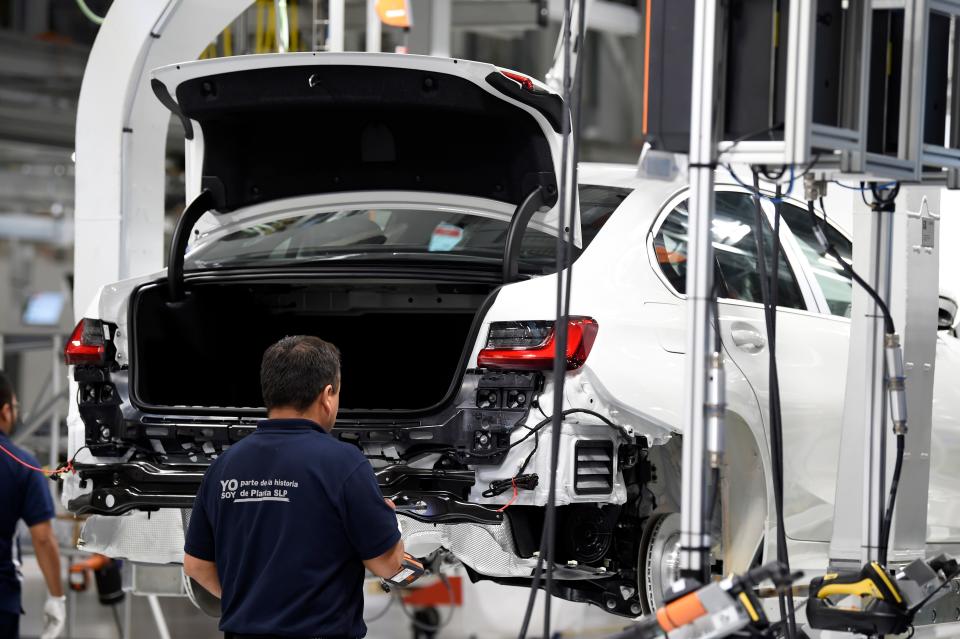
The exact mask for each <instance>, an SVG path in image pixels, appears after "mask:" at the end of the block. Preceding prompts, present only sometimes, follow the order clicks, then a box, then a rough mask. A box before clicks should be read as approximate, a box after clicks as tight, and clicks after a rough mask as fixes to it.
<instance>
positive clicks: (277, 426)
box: [257, 419, 327, 433]
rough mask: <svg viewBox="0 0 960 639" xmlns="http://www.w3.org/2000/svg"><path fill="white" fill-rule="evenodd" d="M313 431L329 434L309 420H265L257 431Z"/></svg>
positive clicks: (258, 426) (260, 423) (258, 425)
mask: <svg viewBox="0 0 960 639" xmlns="http://www.w3.org/2000/svg"><path fill="white" fill-rule="evenodd" d="M311 429H312V430H315V431H318V432H321V433H326V432H327V431H325V430H323V427H321V426H320V424H318V423H317V422H315V421H312V420H309V419H264V420H261V421H259V422H257V430H260V431H275V430H311Z"/></svg>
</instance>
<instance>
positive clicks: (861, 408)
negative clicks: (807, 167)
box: [830, 193, 894, 569]
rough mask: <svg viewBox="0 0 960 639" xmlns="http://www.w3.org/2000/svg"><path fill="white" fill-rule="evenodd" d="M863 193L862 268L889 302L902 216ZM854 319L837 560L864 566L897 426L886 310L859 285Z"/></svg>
mask: <svg viewBox="0 0 960 639" xmlns="http://www.w3.org/2000/svg"><path fill="white" fill-rule="evenodd" d="M860 195H861V194H860V193H855V194H854V196H853V197H854V208H853V264H854V270H855V271H857V273H859V274H860V275H861V277H863V279H864V280H866V281H867V283H868V284H870V285H871V286H873V287H874V289H875V290H876V291H877V293H878V294H879V295H880V296H881V297H882V298H883V299H884V300H889V299H890V270H891V265H892V257H893V255H892V249H893V216H894V214H893V213H881V212H874V211H872V210H871V209H869V208H868V207H867V206H865V205H864V204H863V203H862V202H861V201H860V199H861V198H860ZM868 197H869V196H868ZM850 318H851V319H850V347H849V356H848V360H847V361H848V364H847V387H846V393H845V395H844V407H843V426H842V428H843V431H842V433H841V436H840V458H839V460H838V471H837V489H836V501H835V503H834V518H833V535H832V538H831V541H830V566H831V567H832V568H850V569H859V568H860V566H862V565H864V564H866V563H867V562H870V561H874V560H876V559H877V546H878V542H879V539H880V520H881V515H880V512H881V508H883V506H884V505H885V504H886V498H887V481H886V469H887V468H886V466H887V464H886V462H887V454H886V438H887V430H888V428H892V427H891V426H890V425H889V422H888V418H887V399H886V392H885V384H884V353H883V335H884V326H883V315H882V314H881V313H880V310H879V309H878V308H877V306H876V304H875V303H874V302H873V300H872V299H870V297H869V296H868V295H867V293H866V292H864V291H863V289H861V288H860V287H858V286H854V287H853V305H852V307H851V313H850Z"/></svg>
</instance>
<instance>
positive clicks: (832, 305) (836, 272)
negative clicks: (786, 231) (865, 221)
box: [781, 204, 853, 317]
mask: <svg viewBox="0 0 960 639" xmlns="http://www.w3.org/2000/svg"><path fill="white" fill-rule="evenodd" d="M781 212H782V215H783V221H784V222H786V223H787V226H789V227H790V230H791V231H793V236H794V237H795V238H796V240H797V244H798V245H799V246H800V252H802V253H803V256H804V257H805V258H806V260H807V262H808V263H809V264H810V270H811V271H812V272H813V276H814V277H815V278H816V280H817V284H819V285H820V289H821V290H822V291H823V296H824V298H826V300H827V307H828V308H829V309H830V314H831V315H839V316H840V317H850V305H851V304H852V300H853V283H852V282H851V280H850V276H849V275H847V274H846V272H845V271H844V270H843V269H842V268H841V267H840V264H839V263H837V261H836V260H835V259H833V257H831V256H829V255H820V252H819V251H820V243H819V242H817V238H816V236H815V235H814V234H813V220H812V219H810V213H809V212H808V211H805V210H804V209H802V208H800V207H798V206H792V205H790V204H784V206H783V208H782V209H781ZM822 228H823V230H824V233H825V235H826V236H827V239H828V240H829V241H830V242H831V243H832V244H833V246H834V247H835V248H836V249H837V252H838V253H839V254H840V257H842V258H843V259H844V260H846V261H847V262H848V263H849V262H851V261H852V260H853V245H852V244H851V243H850V240H848V239H847V238H846V237H845V236H844V235H843V234H842V233H841V232H840V231H838V230H837V229H836V228H834V227H833V226H831V225H830V224H829V223H827V224H826V225H823V226H822Z"/></svg>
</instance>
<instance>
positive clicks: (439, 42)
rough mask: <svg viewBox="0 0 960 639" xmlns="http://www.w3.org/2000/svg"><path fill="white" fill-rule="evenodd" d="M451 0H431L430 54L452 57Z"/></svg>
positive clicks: (439, 56)
mask: <svg viewBox="0 0 960 639" xmlns="http://www.w3.org/2000/svg"><path fill="white" fill-rule="evenodd" d="M451 4H452V1H451V0H430V55H432V56H436V57H438V58H449V57H450V29H451V28H452V25H453V22H452V16H451V12H452V9H451Z"/></svg>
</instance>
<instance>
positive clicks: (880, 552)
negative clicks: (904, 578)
mask: <svg viewBox="0 0 960 639" xmlns="http://www.w3.org/2000/svg"><path fill="white" fill-rule="evenodd" d="M906 447H907V437H906V435H904V434H903V433H899V434H898V435H897V461H896V462H895V463H894V466H893V477H892V478H891V479H890V496H889V497H888V498H887V510H886V512H885V513H884V515H883V523H882V524H881V526H880V547H879V548H878V549H877V559H878V560H879V561H880V565H881V566H886V565H887V550H888V549H889V547H890V528H891V526H892V525H893V506H894V504H896V502H897V490H898V489H899V488H900V471H901V470H903V455H904V452H905V449H906Z"/></svg>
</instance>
